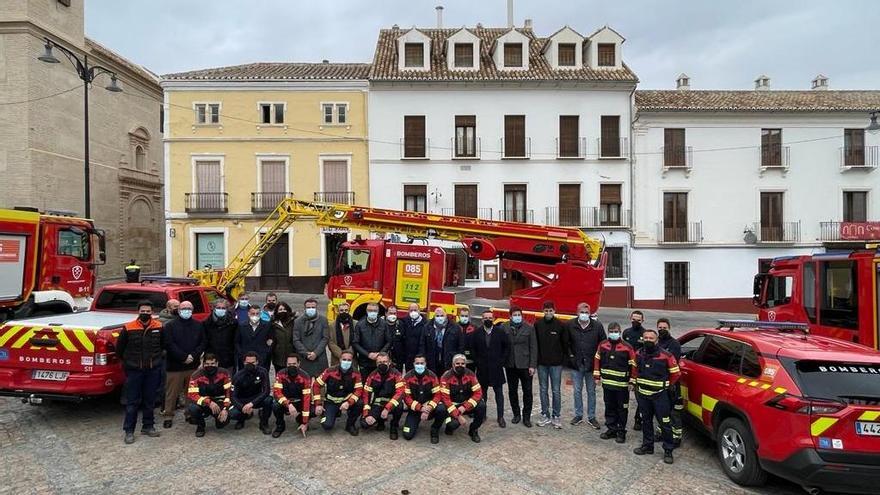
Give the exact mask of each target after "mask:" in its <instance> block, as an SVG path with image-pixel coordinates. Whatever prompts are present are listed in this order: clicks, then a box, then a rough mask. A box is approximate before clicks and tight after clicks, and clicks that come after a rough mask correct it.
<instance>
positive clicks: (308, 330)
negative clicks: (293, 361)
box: [293, 299, 330, 377]
mask: <svg viewBox="0 0 880 495" xmlns="http://www.w3.org/2000/svg"><path fill="white" fill-rule="evenodd" d="M329 332H330V325H329V324H328V323H327V318H326V317H324V316H322V315H319V314H318V301H316V300H315V299H307V300H306V302H305V312H304V313H303V315H302V316H300V317H299V318H297V319H296V321H294V323H293V348H294V349H296V352H298V353H299V356H300V363H302V364H300V368H302V370H303V371H305V372H306V373H308V374H309V376H312V377H315V376H318V375H320V374H321V373H322V372H323V371H324V370H325V369H326V368H327V340H328V338H329V337H328V336H329Z"/></svg>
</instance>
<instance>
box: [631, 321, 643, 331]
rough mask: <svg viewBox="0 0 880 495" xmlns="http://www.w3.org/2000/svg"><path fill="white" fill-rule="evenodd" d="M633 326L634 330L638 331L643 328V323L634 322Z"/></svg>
mask: <svg viewBox="0 0 880 495" xmlns="http://www.w3.org/2000/svg"><path fill="white" fill-rule="evenodd" d="M632 326H633V328H635V329H637V330H638V329H639V328H642V322H640V321H633V322H632Z"/></svg>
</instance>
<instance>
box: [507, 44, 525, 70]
mask: <svg viewBox="0 0 880 495" xmlns="http://www.w3.org/2000/svg"><path fill="white" fill-rule="evenodd" d="M522 52H523V44H522V43H505V44H504V66H505V67H522V66H523V55H522Z"/></svg>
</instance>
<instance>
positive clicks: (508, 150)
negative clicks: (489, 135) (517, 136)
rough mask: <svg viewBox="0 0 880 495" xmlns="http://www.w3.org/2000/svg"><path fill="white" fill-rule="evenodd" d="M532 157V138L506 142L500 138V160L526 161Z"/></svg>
mask: <svg viewBox="0 0 880 495" xmlns="http://www.w3.org/2000/svg"><path fill="white" fill-rule="evenodd" d="M531 157H532V138H523V140H522V141H513V142H511V141H507V140H505V139H504V138H501V158H502V159H505V160H528V159H529V158H531Z"/></svg>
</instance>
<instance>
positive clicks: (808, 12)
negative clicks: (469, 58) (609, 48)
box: [85, 0, 880, 89]
mask: <svg viewBox="0 0 880 495" xmlns="http://www.w3.org/2000/svg"><path fill="white" fill-rule="evenodd" d="M85 2H86V34H87V35H88V36H89V37H91V38H93V39H95V40H97V41H98V42H100V43H103V44H105V45H106V46H108V47H110V48H111V49H113V50H115V51H117V52H119V53H121V54H122V55H124V56H125V57H127V58H129V59H130V60H132V61H134V62H137V63H139V64H142V65H144V66H146V67H147V68H149V69H150V70H152V71H153V72H156V73H158V74H166V73H170V72H178V71H186V70H193V69H201V68H205V67H218V66H223V65H235V64H242V63H250V62H276V61H278V62H314V61H320V60H322V59H329V60H331V61H333V62H370V61H372V58H373V50H374V48H375V44H376V38H377V34H378V30H379V29H380V28H383V27H391V25H393V24H395V23H396V24H398V25H400V26H401V27H408V26H413V25H417V26H421V27H433V26H435V24H436V14H435V10H434V7H435V6H436V5H443V6H444V7H445V10H444V21H445V22H444V23H445V25H446V26H447V27H457V26H462V25H468V26H474V25H476V24H477V23H478V22H482V23H483V25H484V26H487V27H503V26H505V25H506V19H507V14H506V9H507V1H506V0H442V1H441V0H308V1H302V0H137V1H129V0H125V1H120V0H85ZM514 3H515V7H514V19H515V22H516V25H518V26H521V25H522V24H523V21H524V19H526V18H531V19H533V21H534V26H535V31H536V32H537V34H538V35H539V36H546V35H549V34H551V33H553V32H554V31H556V30H557V29H559V28H560V27H562V26H563V25H565V24H568V25H570V26H571V27H572V28H574V29H575V30H576V31H578V32H580V33H581V34H583V35H589V34H590V33H592V32H593V31H595V30H596V29H597V28H599V27H601V26H603V25H605V24H608V25H609V26H611V27H613V28H614V29H616V30H617V31H618V32H619V33H620V34H621V35H623V36H624V37H625V38H626V43H625V44H624V46H623V50H624V51H623V57H624V61H625V62H626V63H627V64H628V65H629V66H630V67H631V68H632V69H633V70H634V71H635V72H636V74H638V76H639V78H640V79H641V84H640V88H642V89H647V88H672V87H674V80H675V77H676V76H677V75H678V74H679V73H680V72H686V73H687V74H688V75H690V76H691V85H692V87H693V88H694V89H722V88H723V89H751V88H752V87H753V82H752V81H753V80H754V79H755V77H756V76H758V75H759V74H767V75H768V76H770V78H771V80H772V82H771V87H773V88H776V89H809V87H810V86H809V85H810V80H811V79H813V77H814V76H815V75H816V74H818V73H820V72H821V73H823V74H825V75H826V76H828V77H829V78H830V85H831V88H832V89H880V49H878V47H880V35H878V33H880V1H878V0H847V1H844V0H837V1H832V0H824V1H813V0H784V1H782V0H761V1H753V0H736V1H724V2H721V1H715V0H654V1H652V0H616V1H614V0H604V1H599V0H514Z"/></svg>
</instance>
